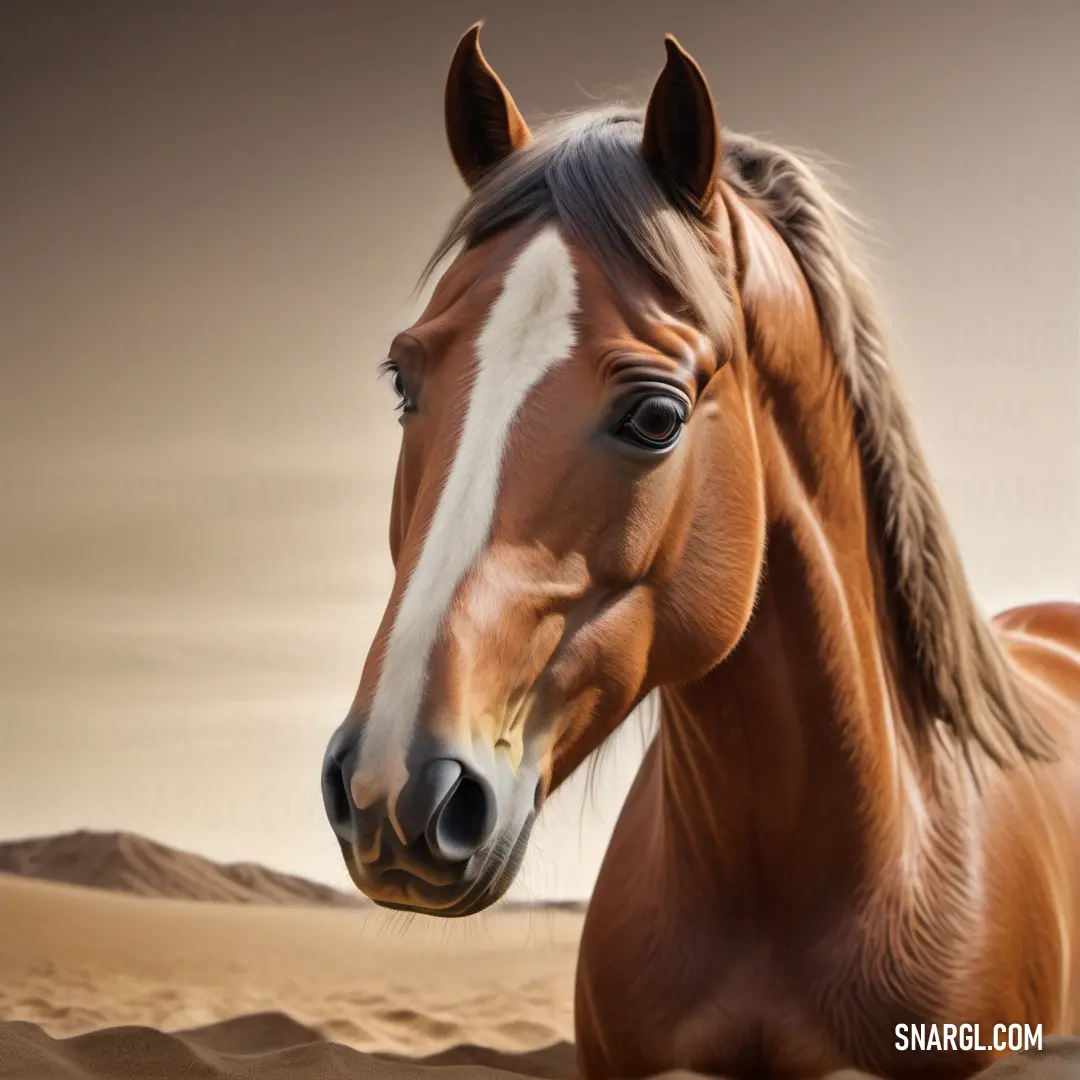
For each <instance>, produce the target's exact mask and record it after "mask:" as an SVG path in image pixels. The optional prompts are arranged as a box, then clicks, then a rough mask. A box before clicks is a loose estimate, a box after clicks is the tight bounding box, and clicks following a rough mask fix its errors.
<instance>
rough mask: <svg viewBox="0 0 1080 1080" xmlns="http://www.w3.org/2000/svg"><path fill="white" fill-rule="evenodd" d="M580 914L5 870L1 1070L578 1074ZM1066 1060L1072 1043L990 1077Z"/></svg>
mask: <svg viewBox="0 0 1080 1080" xmlns="http://www.w3.org/2000/svg"><path fill="white" fill-rule="evenodd" d="M581 923H582V916H581V914H580V913H579V912H575V911H567V910H541V909H533V910H522V909H512V908H511V909H501V910H500V909H496V910H495V911H493V912H490V913H487V914H485V915H481V916H478V917H476V918H475V919H468V920H462V921H460V922H453V923H447V922H436V921H433V920H428V919H422V918H412V919H409V918H407V917H402V916H396V915H391V914H389V913H385V912H382V911H381V910H379V909H375V908H351V909H350V908H340V907H334V906H323V907H316V906H299V905H276V906H275V905H261V906H260V905H253V904H247V905H243V906H241V905H238V904H235V903H215V902H203V903H195V902H192V901H190V900H174V899H146V898H144V897H140V896H125V895H121V894H119V893H117V892H114V891H105V890H100V889H91V888H84V887H79V886H71V885H64V884H57V883H53V882H47V881H41V880H35V879H30V878H26V877H19V876H15V875H10V874H2V873H0V1080H249V1078H251V1080H255V1078H258V1080H338V1078H340V1080H346V1078H348V1080H418V1078H420V1077H426V1078H430V1080H458V1078H460V1080H466V1078H469V1080H497V1078H500V1077H501V1078H504V1080H520V1077H522V1076H525V1077H530V1078H533V1080H536V1078H541V1080H559V1078H569V1077H572V1076H573V1075H574V1051H573V1046H572V1044H571V1040H572V1037H573V1018H572V1008H571V1001H572V987H573V974H574V964H575V959H576V954H577V945H578V940H579V936H580V931H581ZM1070 1055H1071V1056H1070ZM1019 1065H1023V1066H1024V1067H1023V1068H1022V1069H1018V1068H1017V1066H1019ZM689 1075H690V1074H687V1073H671V1074H668V1076H669V1077H670V1078H674V1077H676V1076H681V1077H684V1078H685V1077H688V1076H689ZM857 1076H858V1074H855V1073H842V1074H836V1075H835V1076H834V1077H833V1078H832V1080H856V1078H857ZM1077 1076H1080V1044H1078V1043H1077V1042H1070V1043H1061V1044H1059V1045H1058V1046H1056V1047H1055V1048H1053V1049H1052V1050H1051V1051H1050V1052H1048V1053H1047V1054H1045V1055H1044V1056H1043V1057H1042V1058H1041V1059H1040V1060H1037V1061H1036V1060H1029V1061H1028V1062H1015V1063H1013V1062H1003V1063H1002V1064H1000V1065H998V1066H996V1067H994V1068H993V1069H991V1070H989V1071H988V1072H986V1073H985V1074H984V1080H1008V1078H1010V1077H1013V1078H1015V1080H1020V1078H1021V1077H1025V1078H1031V1080H1035V1078H1036V1077H1038V1078H1043V1080H1064V1078H1065V1077H1074V1078H1075V1077H1077ZM864 1080H865V1078H864Z"/></svg>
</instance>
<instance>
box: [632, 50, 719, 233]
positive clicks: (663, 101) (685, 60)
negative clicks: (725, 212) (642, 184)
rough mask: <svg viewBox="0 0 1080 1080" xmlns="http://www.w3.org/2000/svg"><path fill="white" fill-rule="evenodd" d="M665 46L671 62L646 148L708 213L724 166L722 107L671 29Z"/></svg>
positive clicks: (654, 99) (649, 116)
mask: <svg viewBox="0 0 1080 1080" xmlns="http://www.w3.org/2000/svg"><path fill="white" fill-rule="evenodd" d="M664 46H665V48H666V49H667V63H666V64H665V65H664V70H663V71H662V72H661V73H660V78H659V79H657V80H656V85H655V86H654V87H653V92H652V95H651V96H650V98H649V105H648V108H647V109H646V110H645V131H644V134H643V135H642V139H641V152H642V154H643V155H644V157H645V160H646V161H647V162H648V163H649V164H650V165H651V166H652V168H653V169H654V171H655V172H656V173H657V174H658V175H659V176H660V177H661V179H663V180H664V181H666V182H667V183H671V184H674V185H675V187H676V188H677V189H678V190H679V191H681V192H682V193H683V194H684V195H686V196H688V197H689V198H690V200H691V202H692V203H693V204H694V206H696V207H697V209H698V210H699V211H700V212H701V213H702V214H707V213H708V211H709V209H710V207H711V206H712V203H713V200H714V198H715V197H716V188H717V175H718V173H719V169H720V152H721V147H720V124H719V123H718V121H717V119H716V107H715V105H714V104H713V97H712V92H711V91H710V90H709V84H708V83H707V82H706V81H705V76H704V75H703V74H702V73H701V68H699V67H698V66H697V63H696V62H695V61H694V58H693V57H692V56H691V55H690V54H689V53H688V52H686V51H685V50H684V49H683V48H682V46H681V45H680V44H679V43H678V42H677V41H676V40H675V38H674V37H672V35H671V34H668V35H666V36H665V38H664Z"/></svg>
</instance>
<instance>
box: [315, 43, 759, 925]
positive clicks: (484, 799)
mask: <svg viewBox="0 0 1080 1080" xmlns="http://www.w3.org/2000/svg"><path fill="white" fill-rule="evenodd" d="M667 51H668V56H667V64H666V67H665V69H664V71H663V73H662V74H661V76H660V78H659V80H658V82H657V84H656V87H655V89H654V90H653V93H652V95H651V97H650V100H649V103H648V107H647V109H646V110H645V113H644V116H643V117H642V116H641V115H640V114H639V113H637V112H631V111H621V112H619V111H615V112H612V111H607V112H600V113H593V114H589V115H588V116H585V117H583V118H574V119H571V120H570V121H568V122H562V123H559V124H556V125H553V126H552V127H550V128H549V129H547V130H546V131H545V132H542V133H541V134H539V135H538V136H536V137H534V136H533V135H532V134H531V133H530V131H529V129H528V128H527V126H526V124H525V122H524V120H523V119H522V118H521V115H520V113H519V112H518V110H517V108H516V107H515V105H514V103H513V101H512V100H511V98H510V96H509V94H508V93H507V92H506V90H505V88H504V87H503V84H502V83H501V82H500V81H499V79H498V77H497V76H496V75H495V73H494V72H493V71H492V70H491V68H490V67H489V66H488V65H487V63H486V61H485V60H484V58H483V56H482V54H481V52H480V49H479V45H478V29H477V28H473V30H471V31H470V32H469V33H468V34H466V35H465V37H464V38H463V39H462V42H461V44H460V45H459V47H458V50H457V52H456V54H455V57H454V61H453V64H452V67H451V70H450V75H449V80H448V84H447V92H446V117H447V128H448V135H449V141H450V147H451V150H452V153H453V156H454V160H455V162H456V164H457V166H458V168H459V170H460V171H461V173H462V175H463V177H464V179H465V181H466V183H467V184H468V185H469V187H470V188H471V194H470V196H469V200H468V201H467V202H466V204H465V206H464V208H463V210H462V212H461V214H460V215H459V218H458V220H457V222H456V225H455V226H454V227H452V229H451V232H450V234H448V238H447V242H446V243H445V244H444V248H443V251H444V252H445V251H446V250H447V249H449V248H451V247H453V246H455V245H456V244H457V242H459V241H461V242H463V243H461V244H460V246H461V247H462V248H463V250H462V251H461V253H460V254H458V256H457V258H456V260H455V261H454V262H453V263H452V264H451V265H450V266H449V269H447V270H446V272H445V273H444V274H443V276H442V278H441V279H440V280H439V282H438V284H437V287H436V288H435V290H434V293H433V296H432V299H431V301H430V303H429V304H428V306H427V309H426V310H425V311H424V313H423V315H422V316H421V317H420V319H419V320H418V321H417V322H416V323H415V324H414V325H413V326H411V327H410V328H409V329H408V330H407V331H405V332H403V333H401V334H399V335H398V336H397V337H396V338H395V339H394V341H393V343H392V344H391V346H390V354H389V360H388V361H387V365H386V366H387V370H388V371H389V372H390V374H391V375H392V379H393V383H394V390H395V392H396V394H397V397H398V406H399V409H400V411H401V413H402V416H401V426H402V446H401V452H400V458H399V462H398V470H397V478H396V485H395V491H394V498H393V507H392V515H391V524H390V546H391V552H392V555H393V560H394V565H395V568H396V580H395V583H394V588H393V592H392V594H391V596H390V599H389V603H388V605H387V608H386V613H385V615H384V617H383V620H382V625H381V627H380V629H379V631H378V635H377V637H376V639H375V641H374V643H373V645H372V647H371V650H370V653H369V655H368V658H367V662H366V664H365V666H364V670H363V676H362V679H361V682H360V687H359V690H358V692H357V695H356V700H355V703H354V705H353V708H352V710H351V712H350V715H349V717H348V718H347V720H346V721H345V723H344V724H343V725H342V726H341V728H339V730H338V732H337V733H336V734H335V736H334V737H333V739H332V740H331V744H330V747H329V749H328V751H327V756H326V762H325V769H324V774H323V785H324V793H325V798H326V804H327V811H328V813H329V816H330V819H331V822H332V824H333V826H334V829H335V832H336V833H337V835H338V837H339V839H340V841H341V846H342V850H343V852H344V855H345V859H346V862H347V864H348V867H349V871H350V873H351V875H352V877H353V879H354V880H355V882H356V884H357V885H358V886H359V887H360V889H362V890H363V891H364V892H365V893H366V894H367V895H369V896H370V897H372V898H373V899H374V900H376V901H378V902H380V903H382V904H385V905H387V906H394V907H403V908H408V909H411V910H420V911H425V912H430V913H433V914H441V915H464V914H469V913H472V912H475V911H478V910H480V909H481V908H484V907H486V906H487V905H488V904H490V903H491V902H493V901H494V900H495V899H497V898H498V897H499V896H501V895H502V894H503V892H505V890H506V888H507V886H508V885H509V883H510V882H511V880H512V879H513V876H514V873H515V871H516V869H517V866H518V864H519V862H520V859H521V856H522V854H523V853H524V849H525V846H526V844H527V841H528V835H529V831H530V828H531V825H532V822H533V819H534V816H535V814H536V813H537V810H538V809H539V807H540V805H541V803H542V802H543V800H544V798H545V797H546V796H547V795H548V794H549V792H550V791H551V790H553V788H554V787H556V786H557V785H558V784H559V783H561V782H562V780H563V779H564V778H565V777H566V776H567V775H568V774H569V773H570V772H572V771H573V770H574V769H575V768H576V767H577V765H578V764H579V763H580V762H581V761H582V760H583V759H584V758H585V756H586V755H587V754H588V753H589V752H591V751H592V750H594V749H595V748H596V747H597V746H599V744H600V743H601V742H602V741H603V740H604V739H605V738H606V737H607V736H608V735H609V734H610V733H611V731H612V730H613V729H614V728H615V727H616V725H618V724H619V723H620V722H621V721H622V720H623V719H624V718H625V717H626V716H627V714H628V713H629V712H630V711H631V710H632V709H633V708H634V706H635V705H636V704H637V703H638V702H640V701H641V699H642V698H643V697H644V696H645V695H646V694H647V693H649V692H650V691H651V690H653V689H654V688H656V687H658V686H661V685H664V684H669V683H681V682H686V681H688V680H693V679H695V678H697V677H699V676H700V675H702V674H703V673H704V672H706V671H707V670H709V669H710V668H712V667H713V666H714V665H715V664H717V663H718V662H719V661H720V660H721V659H722V658H723V657H724V656H725V655H726V654H727V653H728V652H729V651H730V650H731V649H732V647H733V646H734V645H735V643H736V641H737V640H738V639H739V637H740V635H741V634H742V632H743V630H744V628H745V626H746V624H747V622H748V620H749V617H750V612H751V609H752V606H753V599H754V595H755V590H756V586H757V581H758V577H759V573H760V569H761V565H762V559H763V548H764V535H765V530H764V523H765V508H764V495H763V483H762V476H761V466H760V461H759V455H758V452H757V447H756V441H755V433H754V424H753V419H752V411H751V403H750V393H749V389H748V377H747V371H746V360H745V357H746V341H745V333H744V330H743V320H742V313H741V310H740V308H739V303H738V299H737V297H738V286H737V282H736V269H735V266H736V258H735V255H734V250H733V248H734V241H733V231H732V229H733V226H732V223H731V221H730V219H729V212H730V207H729V205H728V201H727V200H728V196H727V194H726V191H725V189H724V186H723V184H722V183H721V181H720V178H719V170H720V154H721V145H720V138H721V136H720V129H719V127H718V124H717V120H716V116H715V113H714V108H713V103H712V99H711V95H710V93H709V90H708V87H707V85H706V82H705V79H704V77H703V76H702V74H701V71H700V70H699V69H698V67H697V65H696V64H695V63H694V61H693V60H692V59H691V58H690V57H689V56H687V55H686V54H685V53H684V52H683V51H682V50H681V49H680V48H679V46H678V45H677V43H675V41H674V40H673V39H670V38H669V39H668V42H667ZM387 407H388V408H389V407H390V405H389V404H388V406H387Z"/></svg>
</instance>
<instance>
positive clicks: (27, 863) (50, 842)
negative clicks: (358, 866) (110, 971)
mask: <svg viewBox="0 0 1080 1080" xmlns="http://www.w3.org/2000/svg"><path fill="white" fill-rule="evenodd" d="M0 872H5V873H9V874H19V875H21V876H23V877H32V878H39V879H41V880H43V881H56V882H60V883H62V884H65V885H82V886H84V887H87V888H92V889H108V890H109V891H110V892H118V893H127V894H128V895H131V896H147V897H157V898H161V899H169V900H200V901H207V902H216V903H229V904H319V905H331V906H335V907H336V906H350V905H356V904H359V903H360V898H359V896H355V897H354V896H350V895H349V894H347V893H344V892H341V891H339V890H338V889H334V888H332V887H331V886H329V885H322V884H320V883H318V882H315V881H308V880H306V879H305V878H301V877H294V876H293V875H292V874H283V873H279V872H278V871H276V870H268V869H266V867H264V866H259V865H257V864H255V863H218V862H214V861H213V860H211V859H206V858H203V856H201V855H194V854H192V853H191V852H187V851H178V850H177V849H176V848H171V847H168V846H167V845H165V844H159V843H158V842H157V841H155V840H148V839H146V838H145V837H142V836H135V835H133V834H131V833H125V832H91V831H89V830H85V829H81V830H79V831H77V832H72V833H63V834H61V835H58V836H46V837H38V838H34V839H29V840H12V841H7V842H3V843H0Z"/></svg>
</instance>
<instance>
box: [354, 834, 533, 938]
mask: <svg viewBox="0 0 1080 1080" xmlns="http://www.w3.org/2000/svg"><path fill="white" fill-rule="evenodd" d="M535 820H536V815H535V813H530V814H529V816H528V817H527V818H526V819H525V821H524V823H523V824H522V826H521V828H520V829H519V830H518V833H517V836H516V837H506V836H505V835H504V836H501V837H496V838H495V840H494V841H493V842H492V844H491V846H490V848H489V849H488V851H487V852H486V853H485V854H484V855H483V856H482V857H481V860H480V868H479V870H478V871H477V872H476V873H475V875H473V876H472V877H471V878H470V879H469V880H467V881H464V882H462V883H461V884H452V885H431V884H429V883H427V882H425V881H423V880H421V879H420V878H418V877H416V876H415V875H413V874H409V873H407V872H405V871H401V870H398V871H393V872H391V873H384V874H382V875H381V876H380V878H379V879H378V881H372V880H371V879H370V878H368V877H367V876H366V874H365V872H364V870H363V867H362V865H361V864H359V862H358V860H357V859H356V857H355V855H354V854H353V852H352V851H351V849H350V848H349V847H348V846H347V845H345V844H342V854H343V856H344V858H345V866H346V868H347V869H348V871H349V876H350V877H351V878H352V880H353V884H355V885H356V887H357V888H358V889H359V890H360V892H362V893H363V894H364V895H365V896H366V897H367V898H368V899H369V900H371V901H372V902H373V903H375V904H376V905H378V906H379V907H381V908H386V909H387V910H389V911H405V912H409V913H410V914H413V915H433V916H435V917H437V918H441V919H462V918H465V917H466V916H468V915H477V914H479V913H480V912H481V911H484V910H485V909H487V908H489V907H491V906H492V905H493V904H496V903H498V902H499V901H500V900H501V899H502V898H503V897H504V896H505V895H506V893H507V890H508V889H509V888H510V886H511V885H512V884H513V883H514V879H515V878H516V877H517V875H518V871H519V870H520V869H521V863H522V861H523V859H524V857H525V852H526V850H527V849H528V845H529V836H530V835H531V833H532V827H533V822H534V821H535Z"/></svg>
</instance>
